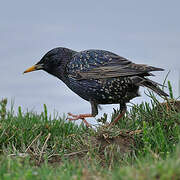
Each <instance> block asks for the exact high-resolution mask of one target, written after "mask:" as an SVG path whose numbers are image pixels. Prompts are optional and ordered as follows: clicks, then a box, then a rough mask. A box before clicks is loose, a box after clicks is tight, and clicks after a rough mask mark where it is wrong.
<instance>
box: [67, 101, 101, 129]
mask: <svg viewBox="0 0 180 180" xmlns="http://www.w3.org/2000/svg"><path fill="white" fill-rule="evenodd" d="M90 103H91V110H92V113H91V114H79V115H74V114H72V113H68V115H69V116H71V117H72V118H67V119H68V120H70V121H75V120H79V119H81V120H82V121H83V122H84V123H85V124H86V126H87V127H90V126H91V125H90V124H89V123H88V122H87V121H86V119H85V118H88V117H95V116H96V115H97V114H98V108H97V104H96V103H94V102H93V101H90Z"/></svg>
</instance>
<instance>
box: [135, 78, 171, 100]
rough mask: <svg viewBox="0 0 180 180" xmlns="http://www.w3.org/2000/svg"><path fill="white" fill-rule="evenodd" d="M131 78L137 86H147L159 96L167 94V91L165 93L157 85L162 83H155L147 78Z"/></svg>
mask: <svg viewBox="0 0 180 180" xmlns="http://www.w3.org/2000/svg"><path fill="white" fill-rule="evenodd" d="M132 80H133V81H134V84H136V85H138V86H144V87H147V88H149V89H151V90H153V91H154V92H155V93H157V94H158V95H159V96H164V97H167V96H169V95H168V94H167V93H165V92H164V91H163V90H161V89H160V88H159V86H163V85H161V84H159V83H156V82H154V81H152V80H150V79H148V78H144V77H139V76H135V77H134V78H133V79H132Z"/></svg>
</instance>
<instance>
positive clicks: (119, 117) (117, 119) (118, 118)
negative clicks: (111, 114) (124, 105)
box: [110, 110, 126, 126]
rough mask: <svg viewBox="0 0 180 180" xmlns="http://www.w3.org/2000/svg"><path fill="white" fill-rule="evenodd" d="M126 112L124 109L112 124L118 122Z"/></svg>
mask: <svg viewBox="0 0 180 180" xmlns="http://www.w3.org/2000/svg"><path fill="white" fill-rule="evenodd" d="M125 113H126V110H123V111H122V112H121V114H119V115H118V116H117V117H116V118H115V120H114V121H113V122H111V123H110V126H111V125H114V124H116V123H117V122H118V121H119V120H120V119H121V118H122V117H123V116H124V114H125Z"/></svg>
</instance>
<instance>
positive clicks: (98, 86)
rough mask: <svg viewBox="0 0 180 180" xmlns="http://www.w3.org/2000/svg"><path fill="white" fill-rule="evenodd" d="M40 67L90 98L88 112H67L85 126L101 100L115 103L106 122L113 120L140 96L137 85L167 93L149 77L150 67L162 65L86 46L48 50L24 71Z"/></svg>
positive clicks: (164, 94) (117, 118) (161, 94)
mask: <svg viewBox="0 0 180 180" xmlns="http://www.w3.org/2000/svg"><path fill="white" fill-rule="evenodd" d="M37 70H44V71H46V72H47V73H49V74H51V75H53V76H55V77H57V78H58V79H60V80H61V81H63V82H64V83H65V84H66V85H67V86H68V87H69V88H70V89H71V90H72V91H73V92H74V93H76V94H77V95H79V96H80V97H81V98H83V99H84V100H86V101H89V102H90V105H91V113H87V114H79V115H74V114H72V113H68V115H69V116H70V117H71V118H69V120H78V119H81V120H83V121H84V123H85V124H86V125H87V126H90V125H89V123H88V122H87V121H86V118H88V117H95V116H96V115H97V114H98V108H99V106H100V105H103V104H119V105H120V113H119V115H118V116H117V117H116V118H115V119H114V121H113V122H111V123H110V124H112V125H114V124H116V123H117V122H118V121H119V119H120V118H122V117H123V116H124V114H125V112H126V110H127V105H126V104H127V103H128V102H130V100H132V99H133V98H135V97H138V96H140V94H139V87H141V86H142V87H147V88H149V89H151V90H152V91H154V92H155V93H157V94H158V95H159V96H163V97H168V94H167V93H165V92H164V91H163V90H161V88H160V87H159V86H160V84H159V83H157V82H155V81H152V80H150V79H149V78H148V77H149V76H154V75H153V74H152V73H151V72H152V71H164V69H162V68H158V67H153V66H148V65H145V64H135V63H133V62H132V61H130V60H129V59H127V58H124V57H122V56H119V55H117V54H115V53H113V52H110V51H107V50H99V49H90V50H83V51H74V50H72V49H69V48H65V47H56V48H53V49H51V50H50V51H48V52H47V53H46V54H45V55H44V56H43V57H42V58H41V59H40V61H39V62H37V63H36V64H35V65H33V66H32V67H30V68H28V69H27V70H25V71H24V73H28V72H32V71H37Z"/></svg>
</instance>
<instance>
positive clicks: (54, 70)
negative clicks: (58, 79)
mask: <svg viewBox="0 0 180 180" xmlns="http://www.w3.org/2000/svg"><path fill="white" fill-rule="evenodd" d="M73 52H74V51H72V50H70V49H67V48H62V47H58V48H54V49H52V50H50V51H49V52H47V53H46V54H45V55H44V56H43V57H42V59H41V60H40V61H39V62H38V63H36V64H35V65H33V66H32V67H30V68H28V69H27V70H26V71H24V73H28V72H32V71H37V70H44V71H46V72H48V73H50V74H52V75H55V76H58V73H59V71H60V70H61V68H63V66H64V65H65V64H66V63H67V62H68V61H69V59H70V57H72V54H73Z"/></svg>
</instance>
